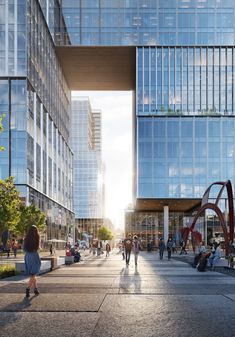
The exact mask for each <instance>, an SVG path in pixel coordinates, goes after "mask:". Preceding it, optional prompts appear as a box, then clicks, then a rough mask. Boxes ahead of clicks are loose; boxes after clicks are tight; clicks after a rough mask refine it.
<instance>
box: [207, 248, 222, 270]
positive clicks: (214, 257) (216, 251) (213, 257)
mask: <svg viewBox="0 0 235 337" xmlns="http://www.w3.org/2000/svg"><path fill="white" fill-rule="evenodd" d="M219 246H220V243H217V242H214V244H213V247H212V249H211V254H210V256H209V260H208V261H209V265H210V266H211V267H212V269H214V267H215V265H216V263H217V261H218V260H219V259H220V258H221V249H220V247H219Z"/></svg>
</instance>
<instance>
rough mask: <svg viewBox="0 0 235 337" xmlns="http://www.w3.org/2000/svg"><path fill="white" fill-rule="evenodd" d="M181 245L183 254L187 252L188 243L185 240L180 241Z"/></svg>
mask: <svg viewBox="0 0 235 337" xmlns="http://www.w3.org/2000/svg"><path fill="white" fill-rule="evenodd" d="M180 247H181V250H180V255H182V254H183V253H184V254H187V252H186V243H185V242H184V240H181V241H180Z"/></svg>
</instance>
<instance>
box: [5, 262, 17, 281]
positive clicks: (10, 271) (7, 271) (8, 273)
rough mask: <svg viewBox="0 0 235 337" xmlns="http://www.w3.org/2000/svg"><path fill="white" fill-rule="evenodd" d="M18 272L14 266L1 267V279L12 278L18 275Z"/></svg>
mask: <svg viewBox="0 0 235 337" xmlns="http://www.w3.org/2000/svg"><path fill="white" fill-rule="evenodd" d="M18 274H19V273H18V271H17V270H16V267H15V266H14V265H5V266H0V279H1V278H5V277H10V276H15V275H18Z"/></svg>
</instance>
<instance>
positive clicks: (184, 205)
mask: <svg viewBox="0 0 235 337" xmlns="http://www.w3.org/2000/svg"><path fill="white" fill-rule="evenodd" d="M200 204H201V199H137V200H136V207H135V210H136V211H141V212H142V211H161V212H162V211H163V207H164V206H169V211H170V212H189V211H192V210H193V209H195V208H197V207H198V206H200Z"/></svg>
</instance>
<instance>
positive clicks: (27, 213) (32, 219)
mask: <svg viewBox="0 0 235 337" xmlns="http://www.w3.org/2000/svg"><path fill="white" fill-rule="evenodd" d="M32 225H35V226H37V228H38V230H39V232H43V231H44V230H45V228H46V216H45V214H44V213H43V212H42V211H41V210H40V209H39V208H37V207H36V206H35V205H30V206H26V205H24V204H21V205H20V218H19V222H18V224H17V226H16V229H15V231H16V232H17V233H18V234H20V235H22V236H24V235H25V234H26V233H27V231H28V229H29V227H30V226H32Z"/></svg>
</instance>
